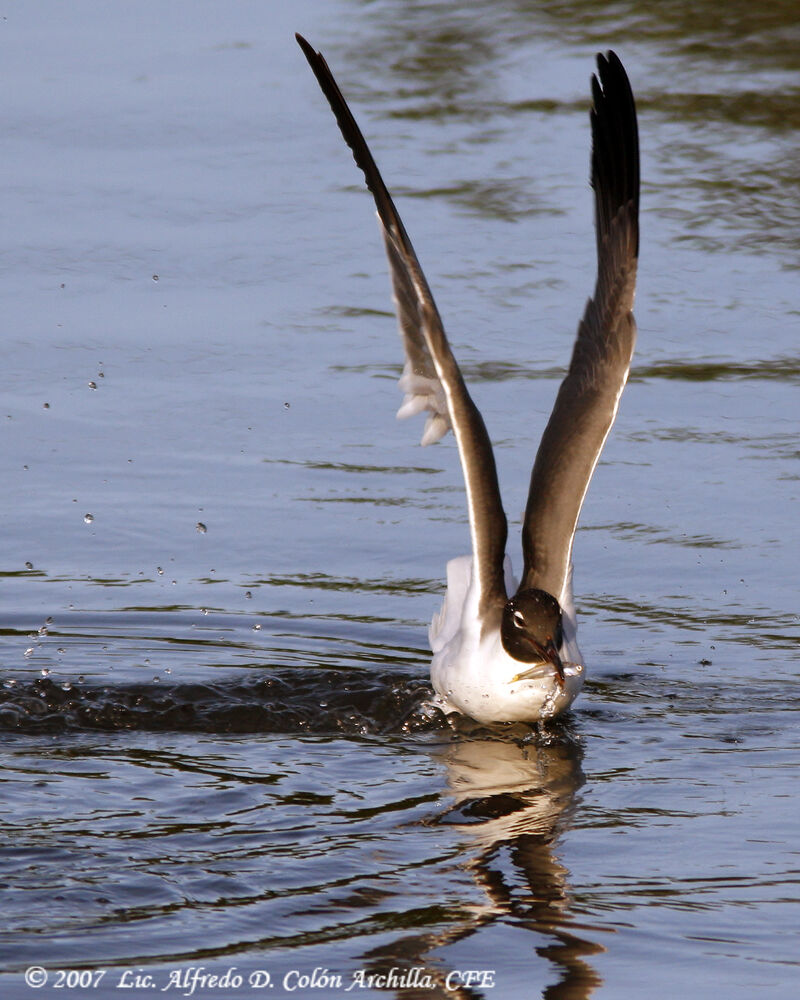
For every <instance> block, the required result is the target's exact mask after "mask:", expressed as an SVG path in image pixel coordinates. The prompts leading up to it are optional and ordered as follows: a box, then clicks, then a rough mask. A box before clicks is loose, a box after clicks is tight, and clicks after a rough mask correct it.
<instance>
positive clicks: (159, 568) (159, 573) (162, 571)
mask: <svg viewBox="0 0 800 1000" xmlns="http://www.w3.org/2000/svg"><path fill="white" fill-rule="evenodd" d="M156 573H158V575H159V576H163V575H164V570H163V569H162V568H161V567H160V566H156Z"/></svg>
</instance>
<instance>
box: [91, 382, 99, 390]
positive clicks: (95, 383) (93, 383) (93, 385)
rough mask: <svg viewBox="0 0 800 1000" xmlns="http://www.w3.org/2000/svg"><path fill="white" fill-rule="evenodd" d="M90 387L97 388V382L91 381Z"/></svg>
mask: <svg viewBox="0 0 800 1000" xmlns="http://www.w3.org/2000/svg"><path fill="white" fill-rule="evenodd" d="M89 388H90V389H96V388H97V382H90V383H89Z"/></svg>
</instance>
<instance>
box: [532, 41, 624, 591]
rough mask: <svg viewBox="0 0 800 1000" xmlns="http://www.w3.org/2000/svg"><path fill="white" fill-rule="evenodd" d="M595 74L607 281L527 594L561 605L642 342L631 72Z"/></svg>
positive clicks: (572, 398)
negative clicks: (637, 312) (637, 315)
mask: <svg viewBox="0 0 800 1000" xmlns="http://www.w3.org/2000/svg"><path fill="white" fill-rule="evenodd" d="M597 65H598V75H599V81H598V79H597V77H592V95H593V99H594V101H593V108H592V111H591V124H592V186H593V187H594V195H595V227H596V231H597V283H596V285H595V291H594V296H593V297H592V298H591V299H590V300H589V302H588V303H587V305H586V310H585V312H584V314H583V319H582V320H581V322H580V325H579V326H578V335H577V339H576V341H575V347H574V349H573V353H572V360H571V362H570V366H569V371H568V372H567V375H566V377H565V379H564V381H563V382H562V384H561V388H560V389H559V392H558V395H557V397H556V401H555V405H554V407H553V412H552V414H551V416H550V420H549V422H548V424H547V427H546V429H545V432H544V434H543V436H542V441H541V444H540V445H539V450H538V452H537V455H536V461H535V462H534V466H533V471H532V473H531V484H530V491H529V493H528V505H527V508H526V511H525V521H524V525H523V531H522V548H523V553H524V556H525V565H524V570H523V575H522V582H521V585H520V590H524V589H526V588H528V587H538V588H539V589H541V590H545V591H547V592H548V593H550V594H552V595H553V596H555V597H556V598H557V599H559V600H560V599H561V597H562V594H563V590H564V587H565V585H566V582H567V579H568V576H569V567H570V562H571V558H572V540H573V536H574V533H575V527H576V525H577V522H578V516H579V514H580V511H581V506H582V504H583V498H584V496H585V494H586V490H587V488H588V485H589V481H590V479H591V477H592V473H593V472H594V468H595V465H596V464H597V459H598V458H599V456H600V452H601V450H602V448H603V444H604V443H605V440H606V437H607V435H608V432H609V430H610V429H611V425H612V424H613V422H614V418H615V416H616V413H617V405H618V403H619V397H620V394H621V393H622V390H623V388H624V386H625V382H626V380H627V377H628V370H629V368H630V363H631V358H632V356H633V348H634V343H635V340H636V324H635V322H634V319H633V313H632V311H631V310H632V309H633V299H634V291H635V286H636V264H637V258H638V253H639V140H638V129H637V123H636V107H635V104H634V99H633V93H632V91H631V87H630V83H629V82H628V77H627V74H626V73H625V70H624V68H623V66H622V63H621V62H620V61H619V59H618V58H617V56H616V55H615V54H614V53H613V52H609V53H608V55H607V56H602V55H599V56H598V57H597Z"/></svg>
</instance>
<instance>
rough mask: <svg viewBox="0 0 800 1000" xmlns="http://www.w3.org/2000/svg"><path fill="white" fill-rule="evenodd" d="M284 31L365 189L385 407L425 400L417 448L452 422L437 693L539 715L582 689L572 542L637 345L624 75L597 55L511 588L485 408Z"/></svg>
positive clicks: (331, 89)
mask: <svg viewBox="0 0 800 1000" xmlns="http://www.w3.org/2000/svg"><path fill="white" fill-rule="evenodd" d="M296 37H297V41H298V42H299V44H300V47H301V48H302V50H303V52H304V54H305V56H306V58H307V59H308V62H309V64H310V65H311V68H312V70H313V71H314V74H315V75H316V77H317V80H318V81H319V85H320V87H321V88H322V91H323V93H324V94H325V96H326V97H327V99H328V101H329V103H330V105H331V108H332V109H333V113H334V115H335V116H336V121H337V122H338V124H339V128H340V129H341V131H342V135H343V136H344V139H345V142H347V144H348V146H349V147H350V149H351V150H352V152H353V157H354V159H355V161H356V164H357V165H358V166H359V167H360V168H361V170H362V171H363V172H364V176H365V178H366V182H367V187H368V188H369V190H370V191H371V192H372V195H373V197H374V198H375V205H376V207H377V210H378V219H379V221H380V225H381V231H382V233H383V240H384V244H385V246H386V254H387V256H388V258H389V268H390V271H391V277H392V286H393V289H394V301H395V306H396V309H397V317H398V320H399V325H400V334H401V336H402V338H403V344H404V347H405V353H406V362H405V368H404V371H403V375H402V377H401V379H400V388H401V390H402V391H403V392H404V393H405V399H404V400H403V404H402V406H401V407H400V410H399V412H398V416H400V417H407V416H411V415H413V414H415V413H420V412H421V411H423V410H427V411H428V418H427V423H426V425H425V430H424V433H423V436H422V444H423V445H426V444H432V443H433V442H435V441H438V440H439V439H440V438H441V437H442V436H443V435H444V434H445V433H446V432H447V431H448V430H450V429H452V431H453V433H454V435H455V438H456V442H457V444H458V452H459V456H460V458H461V466H462V469H463V472H464V480H465V484H466V492H467V508H468V512H469V526H470V535H471V539H472V555H471V556H461V557H460V558H457V559H452V560H450V562H449V563H448V564H447V592H446V595H445V599H444V602H443V604H442V607H441V610H440V611H439V612H438V613H437V614H436V615H434V618H433V621H432V622H431V626H430V630H429V637H430V643H431V649H432V650H433V661H432V663H431V681H432V683H433V686H434V688H435V690H436V692H437V699H436V701H437V704H438V705H439V707H441V708H442V709H443V710H444V711H445V712H448V713H449V712H461V713H463V714H464V715H468V716H471V717H472V718H473V719H476V720H477V721H478V722H482V723H496V722H515V721H524V722H536V721H539V720H541V719H548V718H551V717H553V716H555V715H558V714H559V713H561V712H563V711H564V710H565V709H566V708H568V707H569V705H570V704H571V703H572V702H573V701H574V699H575V698H576V696H577V695H578V692H579V691H580V689H581V687H582V686H583V680H584V665H583V659H582V657H581V653H580V650H579V649H578V645H577V641H576V621H575V607H574V603H573V598H572V542H573V539H574V537H575V528H576V525H577V522H578V515H579V514H580V510H581V506H582V504H583V498H584V497H585V495H586V490H587V488H588V486H589V480H590V479H591V478H592V473H593V472H594V468H595V465H596V464H597V460H598V458H599V456H600V452H601V451H602V448H603V444H604V443H605V440H606V437H607V436H608V432H609V431H610V429H611V425H612V424H613V423H614V418H615V416H616V413H617V406H618V405H619V398H620V395H621V393H622V390H623V388H624V386H625V382H626V380H627V377H628V371H629V369H630V364H631V357H632V356H633V347H634V343H635V340H636V324H635V322H634V319H633V314H632V312H631V310H632V309H633V299H634V292H635V286H636V263H637V257H638V253H639V139H638V129H637V123H636V107H635V104H634V99H633V93H632V91H631V87H630V83H629V81H628V77H627V74H626V73H625V70H624V68H623V66H622V63H621V62H620V61H619V59H618V58H617V56H616V55H615V54H614V53H613V52H608V53H607V54H606V55H602V54H600V55H598V56H597V75H596V76H593V77H592V109H591V113H590V117H591V125H592V157H591V180H592V187H593V188H594V203H595V229H596V235H597V279H596V284H595V290H594V296H593V297H592V298H591V299H589V301H588V302H587V304H586V308H585V309H584V313H583V318H582V319H581V321H580V323H579V325H578V334H577V338H576V341H575V346H574V348H573V352H572V360H571V361H570V366H569V370H568V372H567V374H566V377H565V378H564V381H563V382H562V383H561V387H560V389H559V391H558V395H557V396H556V401H555V405H554V406H553V412H552V414H551V415H550V420H549V421H548V423H547V427H546V428H545V431H544V434H543V435H542V440H541V443H540V445H539V450H538V452H537V454H536V460H535V462H534V464H533V471H532V473H531V483H530V490H529V492H528V503H527V507H526V509H525V516H524V521H523V525H522V552H523V556H524V563H523V569H522V579H521V582H520V584H519V586H517V583H516V581H515V580H514V578H513V576H512V573H511V564H510V561H509V559H508V557H507V556H506V554H505V549H506V538H507V534H508V526H507V524H506V516H505V513H504V511H503V505H502V502H501V500H500V490H499V487H498V483H497V470H496V468H495V461H494V454H493V452H492V445H491V441H490V440H489V435H488V433H487V431H486V426H485V425H484V422H483V418H482V417H481V415H480V412H479V411H478V408H477V407H476V406H475V404H474V403H473V401H472V398H471V397H470V395H469V392H468V391H467V387H466V386H465V384H464V379H463V377H462V375H461V371H460V369H459V367H458V364H457V362H456V359H455V358H454V356H453V353H452V351H451V349H450V345H449V343H448V341H447V337H446V336H445V332H444V327H443V325H442V321H441V318H440V317H439V312H438V310H437V308H436V305H435V303H434V301H433V296H432V295H431V292H430V289H429V287H428V283H427V281H426V280H425V275H424V274H423V273H422V268H421V267H420V264H419V261H418V259H417V255H416V253H415V252H414V248H413V247H412V245H411V240H410V239H409V238H408V234H407V233H406V230H405V227H404V226H403V223H402V222H401V221H400V216H399V215H398V214H397V210H396V208H395V206H394V202H393V201H392V199H391V196H390V195H389V192H388V190H387V189H386V185H385V184H384V182H383V178H382V177H381V175H380V173H379V171H378V168H377V166H376V165H375V161H374V159H373V158H372V154H371V153H370V151H369V148H368V146H367V144H366V142H365V140H364V136H363V135H362V134H361V130H360V129H359V127H358V125H357V124H356V121H355V119H354V118H353V115H352V114H351V112H350V109H349V107H348V106H347V102H346V101H345V99H344V97H343V96H342V93H341V91H340V90H339V87H338V86H337V84H336V81H335V80H334V78H333V75H332V74H331V71H330V69H329V68H328V64H327V63H326V62H325V59H324V58H323V57H322V54H321V53H320V52H315V51H314V49H313V48H312V47H311V46H310V45H309V44H308V42H307V41H306V40H305V39H304V38H303V37H302V36H300V35H297V36H296ZM509 595H513V596H510V597H509Z"/></svg>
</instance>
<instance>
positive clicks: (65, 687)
mask: <svg viewBox="0 0 800 1000" xmlns="http://www.w3.org/2000/svg"><path fill="white" fill-rule="evenodd" d="M61 690H62V691H71V690H72V685H71V684H70V682H69V681H64V683H63V684H62V685H61Z"/></svg>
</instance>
